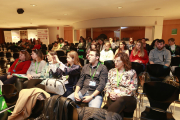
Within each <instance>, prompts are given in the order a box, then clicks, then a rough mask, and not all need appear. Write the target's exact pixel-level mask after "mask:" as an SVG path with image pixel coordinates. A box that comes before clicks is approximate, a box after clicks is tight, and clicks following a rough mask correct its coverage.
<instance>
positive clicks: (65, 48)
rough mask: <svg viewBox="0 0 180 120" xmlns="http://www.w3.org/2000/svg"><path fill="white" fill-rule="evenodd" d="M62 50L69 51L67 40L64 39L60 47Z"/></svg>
mask: <svg viewBox="0 0 180 120" xmlns="http://www.w3.org/2000/svg"><path fill="white" fill-rule="evenodd" d="M62 49H63V50H65V51H66V52H67V51H70V46H69V43H68V41H67V40H65V41H64V46H63V47H62Z"/></svg>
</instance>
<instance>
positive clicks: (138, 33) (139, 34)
mask: <svg viewBox="0 0 180 120" xmlns="http://www.w3.org/2000/svg"><path fill="white" fill-rule="evenodd" d="M130 37H133V39H134V40H138V39H142V38H144V37H145V29H143V30H128V31H123V30H122V31H121V39H123V38H130Z"/></svg>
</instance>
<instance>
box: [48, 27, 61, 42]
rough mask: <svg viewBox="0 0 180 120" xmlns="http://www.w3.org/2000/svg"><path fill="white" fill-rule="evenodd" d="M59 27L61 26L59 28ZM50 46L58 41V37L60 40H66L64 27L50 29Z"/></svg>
mask: <svg viewBox="0 0 180 120" xmlns="http://www.w3.org/2000/svg"><path fill="white" fill-rule="evenodd" d="M58 27H59V26H58ZM48 29H49V44H51V43H53V42H54V41H56V40H57V35H59V38H61V37H62V38H64V27H59V29H58V28H57V27H49V28H48Z"/></svg>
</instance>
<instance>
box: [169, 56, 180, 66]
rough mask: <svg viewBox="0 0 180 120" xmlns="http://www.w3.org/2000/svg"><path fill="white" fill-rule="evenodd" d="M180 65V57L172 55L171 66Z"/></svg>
mask: <svg viewBox="0 0 180 120" xmlns="http://www.w3.org/2000/svg"><path fill="white" fill-rule="evenodd" d="M179 65H180V57H172V58H171V66H179Z"/></svg>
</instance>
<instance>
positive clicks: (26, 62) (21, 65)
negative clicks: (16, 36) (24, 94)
mask: <svg viewBox="0 0 180 120" xmlns="http://www.w3.org/2000/svg"><path fill="white" fill-rule="evenodd" d="M30 60H31V56H30V54H29V53H28V52H27V51H26V50H21V51H20V52H19V58H18V59H16V60H15V61H14V63H13V64H12V65H11V67H10V68H9V70H8V73H7V75H4V76H0V80H1V81H2V82H3V83H4V84H13V83H15V81H16V78H17V77H16V76H13V74H26V72H27V70H28V69H29V66H30V64H31V61H30Z"/></svg>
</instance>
